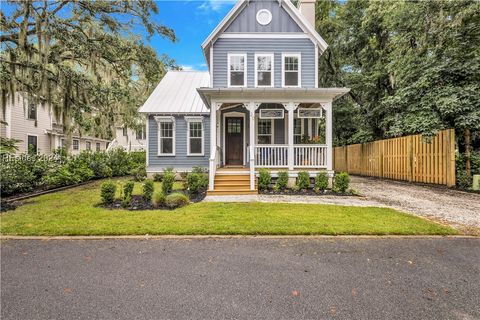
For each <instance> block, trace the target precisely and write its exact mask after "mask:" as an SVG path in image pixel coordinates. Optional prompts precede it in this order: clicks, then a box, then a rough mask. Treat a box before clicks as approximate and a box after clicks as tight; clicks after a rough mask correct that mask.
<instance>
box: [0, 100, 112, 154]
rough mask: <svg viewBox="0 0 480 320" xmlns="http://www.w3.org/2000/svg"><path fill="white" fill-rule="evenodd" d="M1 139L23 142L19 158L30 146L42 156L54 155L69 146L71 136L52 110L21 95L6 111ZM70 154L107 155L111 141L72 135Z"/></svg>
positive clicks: (1, 125) (9, 102) (18, 152)
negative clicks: (98, 153) (104, 153)
mask: <svg viewBox="0 0 480 320" xmlns="http://www.w3.org/2000/svg"><path fill="white" fill-rule="evenodd" d="M1 117H2V121H5V122H6V124H0V135H1V136H2V137H5V138H10V139H16V140H20V142H19V143H17V147H18V150H17V154H20V153H25V152H27V151H28V148H29V147H28V146H31V148H33V150H34V151H35V152H37V153H40V154H50V153H52V151H53V150H55V149H58V148H60V147H65V146H66V145H67V143H66V142H67V139H68V137H67V135H66V134H65V133H64V131H63V125H62V124H61V121H59V120H58V119H56V117H55V115H54V114H53V112H52V110H51V109H50V108H49V107H48V106H46V105H45V106H42V105H39V104H35V103H32V102H28V101H27V99H26V98H25V96H24V95H23V94H20V93H17V94H16V98H15V102H14V103H12V101H11V99H10V98H8V99H7V104H6V106H5V111H4V113H2V116H1ZM70 139H71V141H70V150H69V153H70V154H78V153H80V152H81V151H82V150H92V151H102V150H103V151H104V150H106V149H107V146H108V143H109V141H108V140H105V139H99V138H95V137H89V136H79V135H78V134H75V133H74V134H72V136H71V138H70Z"/></svg>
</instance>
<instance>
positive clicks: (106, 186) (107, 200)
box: [100, 181, 117, 204]
mask: <svg viewBox="0 0 480 320" xmlns="http://www.w3.org/2000/svg"><path fill="white" fill-rule="evenodd" d="M116 192H117V186H116V185H115V183H113V182H111V181H107V182H104V183H102V186H101V188H100V197H101V198H102V203H103V204H112V203H113V202H114V201H115V193H116Z"/></svg>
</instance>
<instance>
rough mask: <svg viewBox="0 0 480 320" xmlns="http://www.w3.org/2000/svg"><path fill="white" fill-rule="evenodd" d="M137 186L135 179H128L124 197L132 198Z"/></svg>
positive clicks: (124, 186) (124, 188)
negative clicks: (134, 188)
mask: <svg viewBox="0 0 480 320" xmlns="http://www.w3.org/2000/svg"><path fill="white" fill-rule="evenodd" d="M134 186H135V183H134V182H133V181H127V182H125V184H124V185H123V199H125V198H126V197H130V198H132V193H133V187H134Z"/></svg>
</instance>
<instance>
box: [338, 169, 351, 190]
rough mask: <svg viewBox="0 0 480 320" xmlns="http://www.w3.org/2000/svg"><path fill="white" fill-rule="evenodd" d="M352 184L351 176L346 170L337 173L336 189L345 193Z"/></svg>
mask: <svg viewBox="0 0 480 320" xmlns="http://www.w3.org/2000/svg"><path fill="white" fill-rule="evenodd" d="M349 185H350V176H349V175H348V173H346V172H341V173H338V174H336V175H335V180H334V191H335V192H339V193H345V192H347V190H348V186H349Z"/></svg>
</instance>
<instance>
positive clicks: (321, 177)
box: [314, 171, 328, 192]
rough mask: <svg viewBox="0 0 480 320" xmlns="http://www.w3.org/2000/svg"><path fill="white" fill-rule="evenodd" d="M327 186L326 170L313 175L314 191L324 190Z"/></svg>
mask: <svg viewBox="0 0 480 320" xmlns="http://www.w3.org/2000/svg"><path fill="white" fill-rule="evenodd" d="M327 188H328V175H327V173H326V172H323V171H322V172H319V173H317V176H316V177H315V189H314V190H315V192H321V191H325V190H327Z"/></svg>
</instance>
